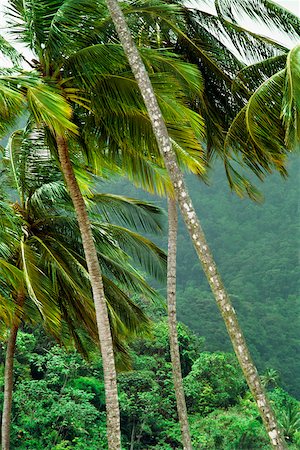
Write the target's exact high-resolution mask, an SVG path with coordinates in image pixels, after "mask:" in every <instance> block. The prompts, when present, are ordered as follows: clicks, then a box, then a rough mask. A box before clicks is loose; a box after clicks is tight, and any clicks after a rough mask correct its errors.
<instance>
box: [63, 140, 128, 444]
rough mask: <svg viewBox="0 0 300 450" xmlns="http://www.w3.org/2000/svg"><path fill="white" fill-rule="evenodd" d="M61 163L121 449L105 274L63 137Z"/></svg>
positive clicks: (110, 424) (112, 431)
mask: <svg viewBox="0 0 300 450" xmlns="http://www.w3.org/2000/svg"><path fill="white" fill-rule="evenodd" d="M56 142H57V148H58V154H59V160H60V164H61V168H62V172H63V174H64V177H65V181H66V185H67V188H68V190H69V193H70V196H71V198H72V201H73V204H74V208H75V211H76V216H77V220H78V224H79V228H80V232H81V237H82V243H83V248H84V253H85V258H86V263H87V267H88V272H89V275H90V281H91V286H92V292H93V299H94V304H95V311H96V319H97V326H98V333H99V340H100V347H101V354H102V361H103V373H104V385H105V398H106V413H107V439H108V448H109V450H120V449H121V432H120V412H119V401H118V390H117V377H116V368H115V359H114V352H113V343H112V336H111V330H110V324H109V318H108V311H107V306H106V301H105V294H104V289H103V282H102V275H101V270H100V266H99V262H98V257H97V251H96V247H95V244H94V240H93V235H92V229H91V224H90V221H89V217H88V213H87V209H86V206H85V203H84V199H83V197H82V194H81V192H80V189H79V186H78V183H77V180H76V178H75V175H74V171H73V167H72V163H71V160H70V156H69V150H68V144H67V141H66V139H65V137H63V136H59V137H57V139H56Z"/></svg>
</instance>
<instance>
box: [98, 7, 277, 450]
mask: <svg viewBox="0 0 300 450" xmlns="http://www.w3.org/2000/svg"><path fill="white" fill-rule="evenodd" d="M106 1H107V5H108V7H109V10H110V13H111V16H112V19H113V22H114V25H115V27H116V30H117V32H118V35H119V38H120V41H121V43H122V45H123V48H124V51H125V53H126V55H127V58H128V61H129V64H130V66H131V70H132V72H133V74H134V76H135V78H136V80H137V82H138V85H139V88H140V91H141V94H142V96H143V99H144V102H145V105H146V107H147V111H148V114H149V117H150V120H151V123H152V127H153V131H154V134H155V137H156V140H157V144H158V147H159V150H160V152H161V154H162V156H163V158H164V162H165V165H166V168H167V170H168V172H169V175H170V178H171V180H172V184H173V186H174V190H175V193H176V197H177V201H178V205H179V207H180V210H181V214H182V217H183V219H184V222H185V224H186V227H187V229H188V231H189V234H190V237H191V239H192V242H193V245H194V248H195V250H196V252H197V255H198V257H199V259H200V261H201V264H202V267H203V270H204V272H205V275H206V277H207V279H208V282H209V284H210V287H211V290H212V292H213V294H214V296H215V299H216V302H217V304H218V307H219V309H220V312H221V314H222V317H223V319H224V322H225V325H226V328H227V331H228V333H229V336H230V339H231V342H232V345H233V348H234V351H235V353H236V356H237V358H238V360H239V363H240V365H241V368H242V370H243V372H244V376H245V378H246V381H247V383H248V386H249V388H250V390H251V392H252V394H253V397H254V398H255V401H256V403H257V406H258V409H259V411H260V414H261V417H262V419H263V422H264V425H265V428H266V430H267V432H268V435H269V438H270V441H271V444H272V446H273V447H274V448H276V449H280V450H282V449H285V448H286V445H285V441H284V438H283V437H282V434H281V431H280V428H279V426H278V423H277V420H276V418H275V415H274V413H273V411H272V408H271V406H270V403H269V401H268V398H267V396H266V393H265V390H264V388H263V386H262V384H261V381H260V377H259V375H258V372H257V369H256V367H255V365H254V364H253V361H252V359H251V356H250V353H249V350H248V347H247V345H246V341H245V339H244V336H243V333H242V330H241V328H240V326H239V324H238V320H237V316H236V313H235V310H234V308H233V307H232V305H231V301H230V298H229V296H228V294H227V292H226V291H225V288H224V286H223V283H222V280H221V277H220V275H219V273H218V271H217V267H216V264H215V262H214V259H213V257H212V254H211V252H210V250H209V247H208V244H207V242H206V239H205V236H204V233H203V230H202V228H201V225H200V222H199V219H198V217H197V214H196V212H195V209H194V207H193V204H192V201H191V198H190V196H189V193H188V190H187V188H186V186H185V182H184V178H183V175H182V173H181V171H180V169H179V167H178V164H177V160H176V155H175V153H174V151H173V149H172V145H171V142H170V139H169V135H168V130H167V128H166V125H165V123H164V120H163V117H162V114H161V111H160V108H159V106H158V103H157V100H156V97H155V93H154V91H153V88H152V85H151V82H150V79H149V76H148V73H147V71H146V68H145V66H144V64H143V62H142V59H141V57H140V55H139V52H138V50H137V48H136V46H135V43H134V41H133V39H132V38H131V35H130V31H129V28H128V26H127V24H126V21H125V18H124V15H123V13H122V11H121V9H120V7H119V5H118V2H117V0H106Z"/></svg>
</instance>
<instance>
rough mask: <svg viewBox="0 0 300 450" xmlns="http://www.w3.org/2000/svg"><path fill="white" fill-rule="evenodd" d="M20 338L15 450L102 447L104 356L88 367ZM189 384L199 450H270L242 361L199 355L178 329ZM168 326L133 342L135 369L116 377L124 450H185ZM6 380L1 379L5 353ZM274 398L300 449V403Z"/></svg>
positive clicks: (191, 338) (37, 339)
mask: <svg viewBox="0 0 300 450" xmlns="http://www.w3.org/2000/svg"><path fill="white" fill-rule="evenodd" d="M28 331H29V330H28V329H27V332H21V331H20V333H19V335H18V342H17V353H16V371H15V395H14V402H13V423H12V448H13V449H14V450H44V449H45V450H63V449H65V450H66V449H68V450H69V449H75V450H87V449H88V450H106V448H107V446H106V441H105V428H106V427H105V404H104V389H103V378H102V366H101V359H100V356H99V353H93V354H91V359H90V361H89V362H86V361H84V360H83V359H82V358H81V357H80V356H79V355H78V353H76V352H74V351H71V352H69V353H66V352H65V351H64V350H62V349H61V348H59V347H58V346H57V345H55V344H54V343H53V342H51V341H49V339H48V338H47V337H46V336H45V335H44V333H43V332H42V329H38V330H36V331H35V332H34V334H32V333H29V332H28ZM178 331H179V341H180V348H181V357H182V361H183V364H184V370H185V379H184V384H185V388H186V393H187V398H188V409H189V418H190V424H191V434H192V440H193V447H194V448H195V450H196V449H200V448H201V449H207V450H211V449H212V450H249V449H262V450H269V449H270V447H269V443H268V437H267V435H266V434H265V431H264V428H263V426H262V423H261V420H260V417H259V413H258V410H257V408H256V405H255V403H254V401H253V399H252V396H251V395H250V393H249V392H248V391H247V389H246V387H245V384H244V381H243V378H242V375H241V372H240V369H239V368H238V365H237V361H236V359H235V357H234V356H233V355H232V354H229V353H220V352H218V353H209V352H203V353H201V350H202V348H203V345H204V343H203V340H202V339H199V338H197V337H196V336H195V335H194V334H193V333H192V332H191V331H190V330H189V329H188V328H187V327H186V326H184V325H182V324H179V326H178ZM167 342H168V340H167V326H166V322H165V321H161V322H158V323H157V324H156V325H155V327H154V329H153V338H152V339H151V340H145V339H143V340H137V341H135V342H134V343H133V345H132V359H133V363H134V370H133V371H130V372H124V373H121V374H119V396H120V407H121V424H122V434H123V450H129V449H130V448H132V447H131V445H134V447H133V448H134V449H135V450H145V449H147V450H148V449H149V450H171V449H178V450H179V449H181V444H180V439H181V438H180V429H179V424H178V420H177V413H176V403H175V397H174V393H173V383H172V376H171V365H170V356H169V353H168V344H167ZM0 358H1V363H2V366H1V369H2V370H1V377H0V380H1V384H2V383H3V351H1V352H0ZM270 398H271V401H272V402H273V404H274V407H275V409H276V411H277V413H278V417H279V420H280V422H281V424H282V425H283V427H284V430H285V435H286V437H287V438H288V442H289V443H290V449H291V450H292V449H293V450H296V448H297V445H298V444H299V433H300V431H299V430H300V426H299V402H297V401H296V399H294V398H292V397H291V396H289V394H288V393H287V392H286V391H284V390H283V389H281V388H276V389H273V390H272V391H270Z"/></svg>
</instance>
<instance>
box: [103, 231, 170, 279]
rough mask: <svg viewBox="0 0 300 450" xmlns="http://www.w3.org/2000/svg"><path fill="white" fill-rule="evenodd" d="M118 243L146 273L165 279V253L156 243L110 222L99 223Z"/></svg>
mask: <svg viewBox="0 0 300 450" xmlns="http://www.w3.org/2000/svg"><path fill="white" fill-rule="evenodd" d="M101 228H102V229H103V230H105V231H106V232H107V233H108V234H109V235H110V236H111V237H112V238H113V239H115V240H116V242H118V245H119V246H120V247H121V248H122V249H123V250H124V251H125V252H126V253H127V254H128V255H130V256H131V257H132V258H133V261H135V260H136V261H137V263H138V264H139V265H140V266H141V268H142V269H143V270H145V271H146V273H148V274H150V275H151V276H153V277H155V278H157V279H159V280H161V281H165V278H166V261H167V259H166V254H165V252H164V251H163V250H161V249H160V248H159V247H158V246H157V245H155V244H154V243H153V242H152V241H150V240H149V239H147V238H145V237H143V236H141V235H140V234H138V233H136V232H134V231H131V230H128V229H126V228H125V227H121V226H118V225H112V224H104V223H103V224H101Z"/></svg>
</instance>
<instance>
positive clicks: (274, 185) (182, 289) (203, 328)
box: [105, 155, 300, 399]
mask: <svg viewBox="0 0 300 450" xmlns="http://www.w3.org/2000/svg"><path fill="white" fill-rule="evenodd" d="M288 170H289V177H288V178H287V179H286V180H284V179H282V178H280V177H279V176H278V175H273V176H270V177H269V178H268V179H267V180H266V181H265V182H264V183H263V184H260V185H258V188H259V189H260V190H261V192H262V193H263V195H264V203H263V204H257V203H253V202H251V201H250V200H246V199H244V200H241V199H239V198H238V197H237V196H235V195H233V194H231V193H230V191H229V188H228V183H227V180H226V178H225V175H224V172H223V168H222V166H221V165H220V164H219V165H216V166H215V169H214V171H213V173H212V174H211V177H210V184H209V185H208V186H207V185H205V184H203V183H201V182H200V181H199V180H197V179H196V178H194V177H190V178H188V184H189V187H190V191H191V193H192V197H193V201H194V204H195V207H196V209H197V211H199V213H201V214H202V216H203V226H204V230H205V232H206V233H207V237H208V241H209V243H210V245H211V247H212V249H213V251H214V253H215V254H216V260H217V262H218V266H219V270H220V272H221V275H222V276H223V277H224V280H225V283H226V285H228V291H229V292H230V294H231V295H232V301H233V304H234V306H235V308H236V310H237V313H238V317H239V318H240V321H241V324H242V327H243V330H244V332H245V334H246V338H247V341H249V346H250V348H251V350H252V353H253V356H254V358H255V362H256V363H257V365H258V368H259V371H260V373H264V372H265V370H266V369H268V368H274V369H276V370H277V372H278V374H279V377H280V382H281V383H282V385H283V386H284V388H285V389H287V390H288V392H290V393H291V394H292V395H295V396H296V397H297V398H299V399H300V391H299V378H300V365H299V358H297V357H296V355H297V354H298V353H299V348H300V339H299V327H300V318H299V317H300V315H299V314H300V302H299V292H300V286H299V282H300V269H299V263H298V253H299V248H300V226H299V206H298V205H299V195H300V186H299V182H298V174H299V170H300V162H299V158H298V155H295V156H294V157H290V161H289V165H288ZM105 189H106V190H109V191H112V192H125V193H126V194H127V195H132V196H137V197H139V198H147V199H149V198H150V197H149V196H147V195H146V194H145V193H144V192H142V191H137V190H135V189H134V188H132V187H131V186H129V185H128V184H127V183H125V182H124V181H123V182H118V181H117V182H115V183H113V184H112V183H110V184H109V185H108V186H106V187H105ZM158 202H159V204H160V205H162V206H165V204H164V202H163V201H162V200H158ZM178 235H179V237H178V240H179V242H180V245H179V248H178V258H177V264H178V270H177V287H178V292H177V297H178V301H177V302H178V318H179V320H181V321H182V322H184V323H185V324H186V325H188V326H189V327H190V328H191V329H192V330H193V331H194V332H195V333H197V335H199V336H204V337H205V347H204V348H205V349H206V350H208V351H232V349H231V345H230V342H229V339H228V337H227V333H226V330H225V327H224V325H223V323H222V320H221V318H220V314H219V311H218V310H217V308H216V306H215V304H214V301H213V298H212V295H211V293H210V292H209V287H208V285H207V282H206V280H205V278H204V276H203V274H202V271H201V269H200V267H199V265H198V261H197V257H196V255H195V252H194V250H193V248H192V245H191V244H190V241H189V239H188V236H187V233H186V231H185V227H184V225H183V223H182V222H181V221H180V222H179V231H178ZM158 242H159V244H160V245H161V246H162V247H164V248H166V247H167V241H166V238H164V240H159V241H158Z"/></svg>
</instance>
